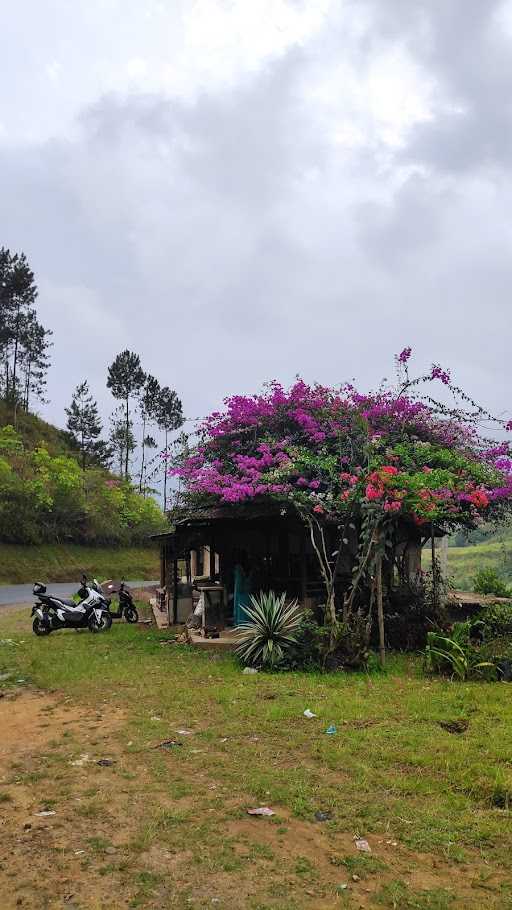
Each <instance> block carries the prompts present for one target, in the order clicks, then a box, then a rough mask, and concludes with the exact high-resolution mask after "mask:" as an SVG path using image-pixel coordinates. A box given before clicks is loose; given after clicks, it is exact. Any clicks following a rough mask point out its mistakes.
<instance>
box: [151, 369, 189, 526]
mask: <svg viewBox="0 0 512 910" xmlns="http://www.w3.org/2000/svg"><path fill="white" fill-rule="evenodd" d="M157 424H158V426H159V428H160V429H161V430H163V431H164V432H165V449H164V453H163V454H164V458H163V459H162V464H163V469H164V512H165V511H166V509H167V455H168V454H169V433H172V432H173V430H178V429H179V428H180V427H181V426H182V424H183V406H182V404H181V401H180V399H179V398H178V396H177V394H176V392H174V391H173V389H170V388H169V386H164V387H163V388H162V389H161V390H160V395H159V397H158V407H157Z"/></svg>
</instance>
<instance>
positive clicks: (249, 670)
mask: <svg viewBox="0 0 512 910" xmlns="http://www.w3.org/2000/svg"><path fill="white" fill-rule="evenodd" d="M243 672H244V676H253V674H254V673H257V672H258V671H257V669H256V667H246V668H245V670H244V671H243Z"/></svg>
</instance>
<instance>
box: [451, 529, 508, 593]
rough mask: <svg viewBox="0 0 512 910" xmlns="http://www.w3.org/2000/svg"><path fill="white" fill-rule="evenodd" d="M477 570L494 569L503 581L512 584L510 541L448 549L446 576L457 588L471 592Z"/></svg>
mask: <svg viewBox="0 0 512 910" xmlns="http://www.w3.org/2000/svg"><path fill="white" fill-rule="evenodd" d="M479 569H496V571H497V572H498V574H499V575H500V576H501V577H502V578H503V580H504V581H506V582H508V583H509V584H510V583H512V540H510V539H509V540H507V541H506V542H505V541H491V542H490V543H479V544H475V545H473V546H469V547H449V548H448V574H449V575H451V576H452V577H453V580H454V583H455V586H456V587H457V588H459V589H461V590H463V591H471V590H472V589H473V579H474V577H475V575H476V573H477V572H478V570H479Z"/></svg>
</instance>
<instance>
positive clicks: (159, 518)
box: [0, 403, 165, 547]
mask: <svg viewBox="0 0 512 910" xmlns="http://www.w3.org/2000/svg"><path fill="white" fill-rule="evenodd" d="M11 419H12V414H11V412H10V409H8V408H7V407H6V405H5V403H0V543H7V544H22V545H33V544H41V543H48V544H83V545H87V546H113V547H133V546H138V547H140V546H143V545H146V544H147V541H148V538H149V536H150V535H151V534H152V533H155V532H157V531H159V530H162V529H163V527H165V518H164V515H163V513H162V511H161V509H160V508H159V506H158V504H157V503H156V501H155V500H154V499H153V498H152V497H150V496H148V497H143V496H141V495H140V494H139V493H138V491H137V490H136V489H134V487H133V486H132V485H131V484H130V483H129V482H126V481H124V480H122V479H121V478H119V477H117V476H116V475H114V474H112V473H111V472H110V471H108V470H107V469H106V468H104V467H101V466H99V465H96V466H90V467H88V468H87V470H86V471H85V472H84V471H82V468H81V465H80V459H79V453H78V452H77V450H76V449H74V447H73V442H72V439H71V437H70V436H69V434H68V433H66V432H65V431H63V430H60V429H57V428H56V427H54V426H52V425H51V424H48V423H46V422H45V421H43V420H41V419H40V418H38V417H36V416H34V415H33V414H27V413H24V412H19V414H18V425H17V429H16V430H14V428H13V427H12V425H11V424H10V421H11Z"/></svg>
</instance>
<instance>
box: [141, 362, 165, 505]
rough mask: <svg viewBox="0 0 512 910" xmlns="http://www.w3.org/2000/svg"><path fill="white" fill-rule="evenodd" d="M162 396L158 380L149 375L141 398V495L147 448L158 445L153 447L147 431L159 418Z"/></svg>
mask: <svg viewBox="0 0 512 910" xmlns="http://www.w3.org/2000/svg"><path fill="white" fill-rule="evenodd" d="M160 394H161V388H160V383H159V382H158V379H155V377H154V376H151V375H150V374H149V373H148V374H147V376H146V379H145V382H144V385H143V387H142V389H141V392H140V396H139V411H140V416H141V419H142V454H141V464H140V478H139V492H141V493H142V485H143V479H144V469H145V461H146V448H155V447H156V443H155V445H154V446H153V445H152V442H153V440H152V437H151V436H149V435H148V434H147V432H146V431H147V429H148V425H149V424H151V423H152V422H154V421H155V420H156V419H157V417H158V407H159V402H160Z"/></svg>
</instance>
